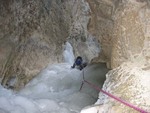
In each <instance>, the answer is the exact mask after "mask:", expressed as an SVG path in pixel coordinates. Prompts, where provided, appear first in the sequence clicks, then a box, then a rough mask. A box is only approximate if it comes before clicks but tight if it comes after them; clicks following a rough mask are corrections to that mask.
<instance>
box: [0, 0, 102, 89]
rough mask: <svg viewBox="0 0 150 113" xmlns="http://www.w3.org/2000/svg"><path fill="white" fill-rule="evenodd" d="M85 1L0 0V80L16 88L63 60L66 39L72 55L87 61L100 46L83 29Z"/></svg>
mask: <svg viewBox="0 0 150 113" xmlns="http://www.w3.org/2000/svg"><path fill="white" fill-rule="evenodd" d="M89 13H90V7H89V5H88V3H87V2H86V1H85V0H65V1H64V0H44V1H43V0H39V1H37V0H36V1H34V0H25V1H24V0H20V1H8V0H5V1H4V0H2V1H0V28H1V31H0V44H1V45H0V47H1V49H0V53H1V54H0V63H1V64H0V80H1V84H2V85H3V86H5V87H11V88H14V89H20V88H21V87H23V86H24V85H25V84H26V83H27V82H28V81H29V80H31V79H32V78H33V77H34V76H36V75H37V74H38V73H39V72H40V71H41V70H42V69H43V68H45V67H46V66H47V65H48V64H53V63H59V62H63V45H64V44H65V42H66V41H69V42H70V43H71V44H72V46H73V48H74V53H75V56H78V55H80V56H82V57H84V59H85V60H86V61H88V62H90V60H91V59H92V58H94V57H95V56H98V54H99V52H100V49H99V43H98V41H97V39H96V38H95V37H93V36H92V35H91V34H89V33H88V31H87V24H88V21H89Z"/></svg>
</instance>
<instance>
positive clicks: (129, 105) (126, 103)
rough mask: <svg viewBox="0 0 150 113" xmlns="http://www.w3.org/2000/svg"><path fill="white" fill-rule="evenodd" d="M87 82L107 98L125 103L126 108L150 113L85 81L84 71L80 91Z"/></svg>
mask: <svg viewBox="0 0 150 113" xmlns="http://www.w3.org/2000/svg"><path fill="white" fill-rule="evenodd" d="M85 82H86V83H87V84H88V85H90V86H92V87H93V88H94V89H96V90H98V91H101V92H102V93H104V94H106V95H107V96H109V97H111V98H113V99H115V100H117V101H119V102H121V103H123V104H124V105H126V106H128V107H130V108H133V109H135V110H136V111H139V112H141V113H149V112H147V111H145V110H143V109H141V108H138V107H136V106H134V105H132V104H130V103H128V102H126V101H124V100H122V99H120V98H118V97H116V96H114V95H112V94H110V93H108V92H106V91H104V90H102V89H100V88H99V87H98V86H96V85H95V84H93V83H90V82H88V81H87V80H85V79H84V70H83V81H82V84H81V87H80V90H81V89H82V86H83V84H84V83H85Z"/></svg>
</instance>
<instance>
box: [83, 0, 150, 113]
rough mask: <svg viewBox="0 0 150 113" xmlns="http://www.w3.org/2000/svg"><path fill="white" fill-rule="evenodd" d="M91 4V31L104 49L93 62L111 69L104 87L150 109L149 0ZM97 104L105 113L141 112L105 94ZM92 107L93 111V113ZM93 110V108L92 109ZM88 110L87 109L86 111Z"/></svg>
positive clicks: (95, 0) (126, 99)
mask: <svg viewBox="0 0 150 113" xmlns="http://www.w3.org/2000/svg"><path fill="white" fill-rule="evenodd" d="M88 2H89V4H90V6H91V10H92V13H91V20H90V23H89V26H88V29H89V31H90V33H92V34H93V35H94V36H96V37H97V38H98V39H99V41H100V44H101V48H102V52H101V53H100V55H99V57H97V58H95V59H94V60H93V62H106V63H107V66H108V68H111V69H112V70H111V71H110V72H109V73H108V74H107V79H106V81H105V83H104V86H103V89H104V90H106V91H108V92H110V93H111V94H113V95H115V96H117V97H119V98H121V99H123V100H125V101H127V102H129V103H132V104H133V105H135V106H138V107H139V108H142V109H144V110H146V111H150V100H149V99H148V97H149V96H150V93H149V90H150V88H149V86H148V83H149V81H150V77H149V76H148V75H149V74H150V32H149V31H150V2H149V1H148V0H115V1H113V0H105V1H104V0H94V1H90V0H88ZM96 104H97V106H96V107H94V108H93V107H92V108H91V109H93V111H94V110H96V111H95V112H98V111H99V112H103V113H138V112H137V111H135V110H133V109H131V108H129V107H127V106H124V105H122V104H121V103H119V102H117V101H115V100H113V99H112V98H109V97H107V96H105V95H103V94H102V93H100V95H99V100H98V101H97V103H96ZM91 109H89V112H90V113H94V112H93V111H92V110H91ZM90 110H91V111H90ZM84 111H86V112H88V109H86V110H83V111H82V113H84Z"/></svg>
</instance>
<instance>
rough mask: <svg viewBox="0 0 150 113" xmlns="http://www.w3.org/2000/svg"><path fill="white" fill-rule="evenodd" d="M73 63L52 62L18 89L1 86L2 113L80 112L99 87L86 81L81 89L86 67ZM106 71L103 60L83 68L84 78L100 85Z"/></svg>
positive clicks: (93, 98)
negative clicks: (96, 87)
mask: <svg viewBox="0 0 150 113" xmlns="http://www.w3.org/2000/svg"><path fill="white" fill-rule="evenodd" d="M72 60H73V59H72ZM70 67H71V64H70V63H61V64H55V65H49V66H48V67H47V68H46V69H44V70H42V71H41V72H40V73H39V75H37V77H35V78H34V79H33V80H32V81H30V82H29V83H28V84H27V85H26V86H25V88H24V89H22V90H21V91H19V92H14V91H12V90H8V89H4V88H3V87H2V86H0V113H80V111H81V109H82V108H84V107H85V106H88V105H91V104H94V103H95V102H96V100H97V97H98V91H96V90H94V89H92V88H91V87H89V86H88V85H87V84H84V86H83V88H82V90H81V91H79V89H80V86H81V82H82V74H83V71H80V70H77V69H71V68H70ZM106 72H107V69H106V67H105V65H104V64H97V65H91V66H88V67H86V68H85V69H84V73H85V78H86V79H87V80H88V81H90V82H92V83H94V84H97V85H98V86H102V84H103V82H104V79H105V73H106Z"/></svg>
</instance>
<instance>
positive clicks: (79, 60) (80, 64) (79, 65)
mask: <svg viewBox="0 0 150 113" xmlns="http://www.w3.org/2000/svg"><path fill="white" fill-rule="evenodd" d="M76 66H77V68H78V69H80V70H82V69H83V68H84V67H86V66H87V63H83V60H82V57H81V56H78V57H77V58H76V60H75V62H74V64H73V66H71V68H75V67H76Z"/></svg>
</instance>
